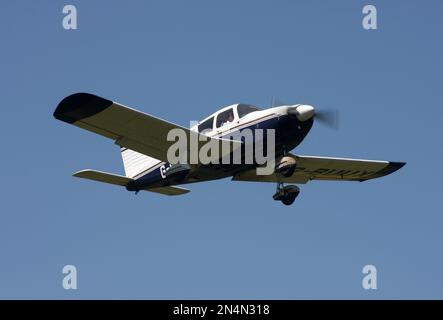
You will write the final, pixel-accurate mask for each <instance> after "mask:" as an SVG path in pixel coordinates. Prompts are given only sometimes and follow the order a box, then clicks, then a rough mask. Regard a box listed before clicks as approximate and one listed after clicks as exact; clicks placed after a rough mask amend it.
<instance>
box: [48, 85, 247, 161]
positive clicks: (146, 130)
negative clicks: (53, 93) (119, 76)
mask: <svg viewBox="0 0 443 320" xmlns="http://www.w3.org/2000/svg"><path fill="white" fill-rule="evenodd" d="M54 117H55V118H56V119H58V120H61V121H64V122H67V123H70V124H73V125H75V126H77V127H80V128H83V129H86V130H89V131H92V132H94V133H97V134H100V135H102V136H105V137H107V138H110V139H112V140H115V143H116V144H118V145H119V146H122V147H126V148H128V149H131V150H134V151H137V152H139V153H142V154H145V155H147V156H150V157H153V158H155V159H159V160H162V161H165V162H169V161H168V157H167V153H168V149H169V147H170V146H171V145H173V144H174V143H175V141H167V136H168V133H169V132H170V131H171V130H173V129H181V130H183V132H184V133H185V134H186V138H187V143H186V147H187V155H188V161H189V155H190V154H191V149H190V148H191V146H190V143H189V141H190V135H191V134H193V135H195V139H197V141H199V142H198V148H200V147H201V146H202V145H203V144H205V143H206V142H207V141H208V140H211V141H213V142H216V143H217V144H218V146H219V155H220V158H222V157H223V156H225V155H226V154H224V153H223V152H224V151H227V150H229V151H232V150H234V149H235V148H238V147H240V146H241V142H239V141H231V140H225V139H218V138H209V137H207V136H203V135H201V134H199V133H197V132H192V133H191V131H190V130H189V129H187V128H184V127H181V126H179V125H176V124H173V123H171V122H168V121H165V120H162V119H159V118H157V117H154V116H151V115H149V114H146V113H143V112H141V111H137V110H135V109H131V108H129V107H126V106H124V105H121V104H119V103H116V102H113V101H110V100H107V99H104V98H101V97H98V96H96V95H93V94H89V93H76V94H73V95H70V96H68V97H66V98H64V99H63V100H62V101H61V102H60V103H59V105H58V106H57V108H56V110H55V111H54ZM201 140H203V141H201ZM223 145H224V146H223ZM197 151H198V150H197ZM192 154H195V151H194V152H192ZM227 154H229V153H227ZM196 158H198V157H196ZM196 160H198V159H196ZM188 163H189V162H188Z"/></svg>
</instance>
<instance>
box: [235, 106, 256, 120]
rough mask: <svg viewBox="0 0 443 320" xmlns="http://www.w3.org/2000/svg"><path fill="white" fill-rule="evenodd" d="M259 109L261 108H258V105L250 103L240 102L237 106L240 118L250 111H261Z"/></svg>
mask: <svg viewBox="0 0 443 320" xmlns="http://www.w3.org/2000/svg"><path fill="white" fill-rule="evenodd" d="M259 110H260V109H259V108H257V107H256V106H252V105H250V104H239V105H238V106H237V112H238V116H239V118H243V117H244V116H245V115H247V114H248V113H251V112H254V111H259Z"/></svg>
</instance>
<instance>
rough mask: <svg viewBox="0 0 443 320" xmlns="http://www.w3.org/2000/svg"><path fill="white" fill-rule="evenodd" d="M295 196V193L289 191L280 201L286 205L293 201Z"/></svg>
mask: <svg viewBox="0 0 443 320" xmlns="http://www.w3.org/2000/svg"><path fill="white" fill-rule="evenodd" d="M296 197H297V194H295V193H289V194H287V195H285V196H283V198H282V199H281V202H282V203H283V204H284V205H286V206H290V205H291V204H293V203H294V201H295V198H296Z"/></svg>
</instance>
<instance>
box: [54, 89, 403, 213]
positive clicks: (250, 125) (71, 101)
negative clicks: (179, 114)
mask: <svg viewBox="0 0 443 320" xmlns="http://www.w3.org/2000/svg"><path fill="white" fill-rule="evenodd" d="M54 117H55V118H56V119H58V120H61V121H64V122H67V123H70V124H73V125H75V126H77V127H80V128H82V129H86V130H89V131H92V132H94V133H97V134H99V135H102V136H104V137H106V138H109V139H112V140H114V141H115V144H117V145H118V146H120V150H121V155H122V158H123V166H124V170H125V176H123V175H118V174H111V173H106V172H101V171H96V170H81V171H78V172H76V173H74V176H75V177H79V178H84V179H89V180H94V181H99V182H104V183H109V184H113V185H119V186H123V187H126V189H127V190H128V191H135V192H136V193H138V192H139V191H141V190H144V191H151V192H156V193H160V194H164V195H181V194H185V193H187V192H189V190H188V189H185V188H182V187H179V186H177V185H182V184H188V183H194V182H202V181H208V180H214V179H221V178H226V177H232V180H234V181H253V182H273V183H276V185H277V191H276V193H275V194H274V195H273V199H274V200H277V201H281V202H282V203H283V204H285V205H291V204H292V203H293V202H294V200H295V198H296V197H297V196H298V194H299V193H300V189H299V187H298V186H296V185H295V184H305V183H307V182H308V181H310V180H334V181H360V182H361V181H366V180H370V179H374V178H378V177H382V176H385V175H388V174H390V173H393V172H394V171H396V170H398V169H400V168H401V167H403V166H404V165H405V163H404V162H389V161H375V160H359V159H345V158H330V157H313V156H303V155H296V154H292V153H290V152H289V151H291V150H292V149H294V148H295V147H297V146H298V145H299V144H300V143H301V142H302V141H303V139H304V138H305V137H306V135H307V134H308V133H309V131H310V129H311V127H312V125H313V123H314V119H316V120H318V121H319V122H324V123H326V124H328V123H329V124H331V123H332V122H331V117H330V114H329V115H328V113H327V112H326V113H322V112H319V111H316V110H315V109H314V107H312V106H310V105H305V104H296V105H278V106H273V107H271V108H268V109H263V110H262V109H259V108H257V107H255V106H252V105H248V104H234V105H230V106H227V107H224V108H222V109H220V110H219V111H217V112H215V113H213V114H212V115H210V116H209V117H207V118H205V119H203V120H202V121H200V122H198V124H197V125H195V126H193V127H192V128H190V129H188V128H184V127H182V126H179V125H176V124H173V123H171V122H168V121H165V120H162V119H159V118H157V117H154V116H152V115H149V114H147V113H144V112H141V111H137V110H135V109H132V108H129V107H126V106H124V105H122V104H119V103H117V102H113V101H110V100H107V99H104V98H101V97H98V96H96V95H93V94H89V93H76V94H72V95H70V96H68V97H66V98H64V99H63V100H62V101H61V102H60V103H59V105H58V106H57V108H56V110H55V111H54ZM177 128H178V129H182V130H184V132H185V133H186V134H187V135H188V136H189V135H191V132H192V133H193V134H197V135H199V136H200V135H204V136H205V137H204V138H205V139H209V140H211V141H213V142H217V143H218V142H224V143H228V144H231V145H232V147H233V148H235V147H244V146H242V144H244V141H237V140H232V139H230V140H227V139H224V137H226V136H228V135H229V134H230V133H232V132H242V130H245V129H249V130H255V129H259V128H260V129H274V130H275V131H274V132H275V149H274V150H275V169H274V171H273V173H272V174H270V175H258V174H257V171H256V168H257V166H258V164H257V163H255V162H254V163H252V164H243V163H240V164H229V165H226V164H223V163H210V164H203V163H196V164H182V163H176V164H171V163H169V162H168V157H167V152H168V149H169V147H170V146H171V145H172V144H173V143H174V142H173V141H168V139H167V135H168V132H169V131H170V130H172V129H177ZM202 140H203V139H202ZM188 148H189V146H188ZM220 156H222V154H221V155H220ZM285 184H289V185H285Z"/></svg>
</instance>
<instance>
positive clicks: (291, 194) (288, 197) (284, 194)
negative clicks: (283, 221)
mask: <svg viewBox="0 0 443 320" xmlns="http://www.w3.org/2000/svg"><path fill="white" fill-rule="evenodd" d="M299 193H300V188H299V187H297V186H294V185H289V186H284V185H283V182H279V183H277V192H276V193H275V194H274V195H273V196H272V198H273V199H274V200H276V201H281V202H282V203H283V204H284V205H287V206H290V205H291V204H293V203H294V201H295V198H297V196H298V194H299Z"/></svg>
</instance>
